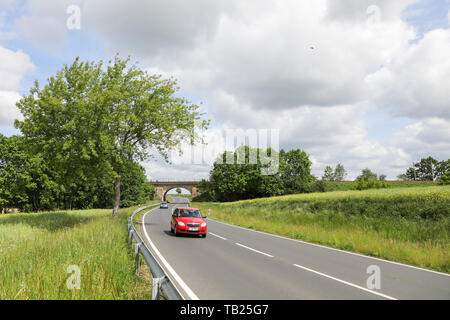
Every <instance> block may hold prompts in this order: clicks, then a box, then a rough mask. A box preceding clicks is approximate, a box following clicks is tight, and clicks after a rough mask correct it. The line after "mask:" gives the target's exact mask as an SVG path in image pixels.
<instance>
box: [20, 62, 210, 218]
mask: <svg viewBox="0 0 450 320" xmlns="http://www.w3.org/2000/svg"><path fill="white" fill-rule="evenodd" d="M178 90H179V87H178V85H177V82H176V80H174V79H173V78H169V79H164V78H162V77H161V76H160V75H151V74H149V73H147V72H146V71H144V70H142V69H139V68H138V67H137V66H136V64H132V65H130V59H129V58H128V59H120V58H119V57H118V56H116V57H115V58H114V60H112V61H109V62H108V64H106V65H104V64H103V62H102V61H100V62H98V63H95V62H82V61H80V59H79V58H77V59H75V61H74V62H73V63H72V65H70V66H69V65H65V66H64V67H63V68H62V69H61V70H59V71H58V72H57V74H56V75H55V76H52V77H50V78H49V79H48V83H47V84H46V85H45V86H44V87H43V88H40V86H39V83H38V82H37V81H36V82H35V86H34V88H32V89H31V90H30V94H29V95H28V96H25V97H23V98H22V99H21V100H20V101H19V102H18V103H17V106H18V108H19V109H20V111H21V112H22V114H23V117H24V120H23V121H16V127H17V128H19V129H20V130H21V131H22V133H23V134H24V136H25V137H26V138H27V139H28V140H29V142H30V145H33V146H34V147H35V148H36V149H39V150H40V151H41V152H42V154H43V156H44V158H45V160H46V161H47V162H48V163H49V164H50V166H51V167H52V168H55V170H56V171H57V172H58V173H60V174H59V181H58V182H59V183H60V184H61V185H63V186H64V187H65V188H68V189H70V188H71V186H72V185H73V184H74V182H76V181H79V180H80V179H95V178H97V177H105V176H110V177H111V180H112V181H113V184H114V209H113V215H115V214H117V211H118V209H119V206H120V198H121V196H120V193H121V177H122V175H123V174H124V170H125V169H126V167H125V163H126V162H127V161H133V160H139V161H143V160H145V159H148V158H150V156H151V154H150V151H151V150H155V151H157V152H159V154H161V155H162V156H163V157H164V159H166V160H168V154H169V152H170V151H171V150H174V149H176V148H177V146H178V145H179V144H180V143H181V142H182V141H188V142H190V143H192V144H194V143H196V142H197V141H199V135H198V132H199V129H205V128H206V127H207V125H208V122H207V121H205V120H201V114H200V113H199V106H198V105H195V104H192V103H190V102H189V101H188V100H187V99H185V98H182V97H179V96H177V91H178Z"/></svg>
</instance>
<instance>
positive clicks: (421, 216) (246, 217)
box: [193, 186, 450, 272]
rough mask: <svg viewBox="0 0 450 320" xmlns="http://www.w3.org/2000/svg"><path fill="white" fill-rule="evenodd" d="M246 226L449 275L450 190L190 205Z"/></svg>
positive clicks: (314, 195) (402, 190)
mask: <svg viewBox="0 0 450 320" xmlns="http://www.w3.org/2000/svg"><path fill="white" fill-rule="evenodd" d="M193 206H195V207H198V208H200V209H202V211H203V212H205V213H206V212H207V211H208V209H211V213H210V217H211V218H213V219H217V220H220V221H224V222H228V223H232V224H235V225H240V226H243V227H246V228H251V229H255V230H260V231H265V232H269V233H272V234H278V235H283V236H286V237H289V238H293V239H299V240H304V241H309V242H314V243H319V244H323V245H326V246H330V247H334V248H339V249H344V250H349V251H353V252H358V253H362V254H366V255H371V256H375V257H380V258H385V259H389V260H394V261H398V262H403V263H407V264H412V265H416V266H421V267H426V268H431V269H435V270H439V271H444V272H450V241H449V234H450V186H440V187H422V188H398V189H381V190H366V191H336V192H327V193H312V194H301V195H289V196H281V197H273V198H264V199H253V200H247V201H238V202H232V203H206V202H204V203H193Z"/></svg>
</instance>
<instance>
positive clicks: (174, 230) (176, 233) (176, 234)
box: [173, 227, 178, 237]
mask: <svg viewBox="0 0 450 320" xmlns="http://www.w3.org/2000/svg"><path fill="white" fill-rule="evenodd" d="M173 234H174V235H175V237H177V236H178V232H177V227H175V228H174V229H173Z"/></svg>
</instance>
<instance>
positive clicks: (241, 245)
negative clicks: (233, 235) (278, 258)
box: [235, 242, 273, 258]
mask: <svg viewBox="0 0 450 320" xmlns="http://www.w3.org/2000/svg"><path fill="white" fill-rule="evenodd" d="M235 244H236V245H238V246H240V247H243V248H246V249H248V250H251V251H254V252H257V253H260V254H263V255H265V256H268V257H270V258H273V256H272V255H270V254H267V253H264V252H262V251H259V250H256V249H253V248H250V247H247V246H244V245H243V244H240V243H237V242H236V243H235Z"/></svg>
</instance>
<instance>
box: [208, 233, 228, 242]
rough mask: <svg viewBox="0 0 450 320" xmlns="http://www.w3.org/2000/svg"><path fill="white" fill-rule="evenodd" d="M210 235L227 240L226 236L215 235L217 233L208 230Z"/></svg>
mask: <svg viewBox="0 0 450 320" xmlns="http://www.w3.org/2000/svg"><path fill="white" fill-rule="evenodd" d="M208 233H209V234H210V235H212V236H214V237H217V238H220V239H222V240H225V241H226V240H227V238H224V237H221V236H219V235H217V234H215V233H212V232H208Z"/></svg>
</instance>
